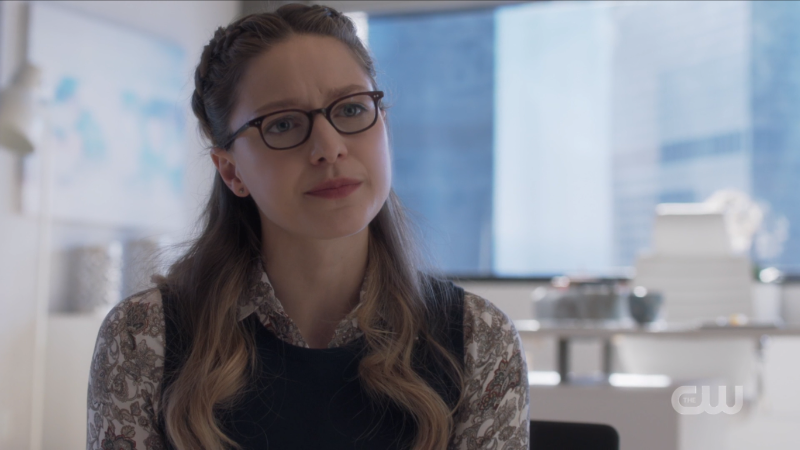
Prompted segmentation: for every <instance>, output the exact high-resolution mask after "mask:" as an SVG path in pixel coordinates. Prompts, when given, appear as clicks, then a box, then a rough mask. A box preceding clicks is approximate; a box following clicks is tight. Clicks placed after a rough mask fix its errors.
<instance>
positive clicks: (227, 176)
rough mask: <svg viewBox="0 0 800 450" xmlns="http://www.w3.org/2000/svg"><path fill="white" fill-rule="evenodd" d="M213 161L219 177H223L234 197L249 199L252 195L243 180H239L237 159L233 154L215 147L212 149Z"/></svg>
mask: <svg viewBox="0 0 800 450" xmlns="http://www.w3.org/2000/svg"><path fill="white" fill-rule="evenodd" d="M211 161H213V162H214V167H216V168H217V172H219V175H220V176H221V177H222V181H224V182H225V185H226V186H228V188H229V189H230V190H231V192H233V194H234V195H236V196H237V197H247V196H248V195H250V193H249V192H248V190H247V186H245V185H244V182H243V181H242V179H241V178H239V174H238V172H237V170H236V159H234V157H233V155H232V154H231V152H229V151H227V150H225V149H221V148H218V147H214V148H212V149H211Z"/></svg>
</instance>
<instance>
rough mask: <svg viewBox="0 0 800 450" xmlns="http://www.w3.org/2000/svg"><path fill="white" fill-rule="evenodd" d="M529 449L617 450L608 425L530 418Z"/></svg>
mask: <svg viewBox="0 0 800 450" xmlns="http://www.w3.org/2000/svg"><path fill="white" fill-rule="evenodd" d="M531 450H619V434H617V430H615V429H614V428H613V427H611V426H609V425H601V424H594V423H573V422H547V421H540V420H531Z"/></svg>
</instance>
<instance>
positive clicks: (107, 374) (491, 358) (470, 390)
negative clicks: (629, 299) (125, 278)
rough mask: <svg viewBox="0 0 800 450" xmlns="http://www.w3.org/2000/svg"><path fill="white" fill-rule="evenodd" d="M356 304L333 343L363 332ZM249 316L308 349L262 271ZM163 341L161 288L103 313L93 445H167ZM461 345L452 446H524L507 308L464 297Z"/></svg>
mask: <svg viewBox="0 0 800 450" xmlns="http://www.w3.org/2000/svg"><path fill="white" fill-rule="evenodd" d="M362 294H363V293H362ZM359 306H360V304H359V305H357V306H356V307H355V308H354V309H353V311H352V312H350V313H349V314H348V315H347V316H346V317H345V318H344V319H342V321H341V322H340V323H339V324H338V326H337V328H336V331H335V333H334V337H333V339H332V340H331V342H330V343H329V344H328V347H329V348H335V347H339V346H342V345H345V344H347V343H349V342H350V341H352V340H354V339H358V338H359V337H360V336H361V335H362V332H361V331H360V330H359V328H358V323H357V321H356V318H355V312H356V310H357V309H358V307H359ZM251 314H256V315H257V317H258V318H259V320H260V321H261V323H262V324H263V325H264V326H265V327H267V328H268V329H269V330H270V331H271V332H272V333H274V334H275V335H276V336H277V337H278V338H280V339H282V340H283V341H285V342H287V343H289V344H292V345H296V346H300V347H308V344H307V343H306V342H305V340H304V339H303V336H302V335H301V334H300V330H299V329H298V328H297V326H296V325H295V324H294V323H293V322H292V320H291V319H290V318H289V316H288V315H287V314H286V312H285V311H284V309H283V307H282V306H281V303H280V301H279V300H278V299H277V298H276V297H275V294H274V291H273V289H272V285H271V284H270V282H269V279H268V278H267V275H266V273H265V272H263V271H262V272H261V278H260V279H259V281H258V283H256V285H255V286H253V289H252V290H251V294H250V295H248V296H245V297H243V298H242V299H241V300H240V302H239V316H238V318H239V320H244V319H245V318H246V317H248V316H250V315H251ZM164 345H165V342H164V310H163V308H162V305H161V295H160V293H159V291H158V290H157V289H151V290H149V291H145V292H144V293H140V294H137V295H134V296H132V297H130V298H128V299H126V300H123V301H122V302H121V303H120V304H118V305H117V306H116V307H114V309H112V310H111V312H110V313H109V314H108V316H107V317H106V318H105V320H104V321H103V324H102V326H101V327H100V331H99V334H98V336H97V343H96V345H95V350H94V356H93V358H92V367H91V372H90V377H89V395H88V425H87V436H86V438H87V444H86V448H87V449H88V450H94V449H102V450H112V449H113V450H134V449H137V450H157V449H163V448H164V437H163V436H161V434H160V433H159V432H158V431H157V429H156V427H155V424H156V415H157V413H158V407H159V400H160V396H161V391H160V386H161V380H162V378H163V374H164ZM464 347H465V349H464V350H465V352H464V367H465V373H466V375H467V381H466V386H465V393H464V394H465V398H466V403H465V406H464V407H463V408H462V409H461V410H460V411H459V412H458V413H457V416H456V418H455V419H456V423H455V425H456V426H455V430H454V433H453V436H452V437H451V439H450V444H449V446H448V449H449V450H476V449H493V450H495V449H496V450H503V449H505V450H527V449H528V448H529V444H528V439H529V436H528V433H529V431H528V424H529V422H528V377H527V375H528V372H527V365H526V361H525V352H524V351H523V350H522V344H521V340H520V338H519V334H518V333H517V331H516V329H515V328H514V325H513V323H512V322H511V321H510V320H509V318H508V317H507V316H506V315H505V314H504V313H503V312H502V311H500V310H499V309H498V308H497V307H496V306H494V305H493V304H492V303H490V302H488V301H487V300H485V299H483V298H481V297H479V296H477V295H474V294H471V293H466V294H465V297H464Z"/></svg>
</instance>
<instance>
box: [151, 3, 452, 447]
mask: <svg viewBox="0 0 800 450" xmlns="http://www.w3.org/2000/svg"><path fill="white" fill-rule="evenodd" d="M294 34H313V35H321V36H329V37H333V38H336V39H338V40H339V41H340V42H343V43H344V44H346V45H347V46H348V48H349V49H350V50H351V51H352V52H353V53H354V54H355V55H356V57H357V58H356V59H357V60H358V61H359V63H360V64H361V66H362V68H363V69H364V70H365V71H366V73H367V74H368V75H369V76H370V78H371V80H372V82H373V86H374V85H375V84H376V83H375V70H374V66H373V62H372V59H371V57H370V55H369V53H368V52H367V50H366V49H365V48H364V46H363V45H362V43H361V41H360V40H359V39H358V38H357V37H356V32H355V28H354V26H353V24H352V22H351V21H350V20H349V19H348V18H347V17H345V16H344V15H342V14H340V13H338V12H337V11H335V10H333V9H331V8H327V7H322V6H318V5H315V6H306V5H299V4H293V5H286V6H283V7H281V8H279V9H278V10H277V11H276V12H274V13H263V14H253V15H250V16H247V17H244V18H241V19H239V20H237V21H235V22H233V23H231V24H230V25H228V26H227V27H225V28H219V29H218V30H217V32H216V33H215V35H214V37H213V38H212V39H211V42H209V44H208V45H207V46H206V47H205V48H204V50H203V54H202V57H201V60H200V63H199V65H198V67H197V70H196V72H195V92H194V94H193V97H192V108H193V110H194V113H195V115H196V116H197V118H198V120H199V122H200V126H201V129H202V131H203V133H204V134H205V136H206V137H207V138H208V139H209V140H210V141H211V142H212V144H213V145H214V146H219V144H220V143H222V142H225V140H226V139H227V138H228V136H229V134H230V131H229V130H228V123H229V118H230V113H231V110H232V109H233V105H234V101H235V98H236V97H237V96H236V94H237V92H236V87H237V84H238V80H239V79H240V78H241V75H242V73H243V72H244V70H245V68H246V65H247V63H248V61H250V60H251V59H252V58H253V57H254V56H256V55H259V54H261V53H263V52H264V51H267V50H268V49H269V48H270V47H271V46H272V45H274V44H275V43H278V42H280V41H282V40H285V39H287V38H289V37H290V36H292V35H294ZM203 217H204V221H203V225H202V232H201V233H200V235H199V237H198V238H197V239H196V240H195V241H194V242H193V243H192V245H191V247H190V248H189V250H188V251H187V252H186V254H185V255H184V256H183V257H182V258H181V259H179V260H178V261H177V262H176V263H175V264H174V265H173V266H172V267H171V268H170V270H169V273H168V274H167V275H166V277H164V278H162V279H160V280H159V287H160V288H161V289H162V290H167V291H169V295H170V298H171V299H173V301H174V302H175V303H174V305H175V308H174V310H176V311H179V317H175V318H172V319H170V320H175V325H176V326H177V328H178V329H179V330H180V336H181V337H182V338H184V339H186V342H187V343H188V344H189V351H188V356H187V357H186V360H185V361H184V362H183V365H182V366H181V367H180V369H179V371H178V372H177V373H175V374H174V378H173V379H172V380H173V381H172V383H171V384H169V386H167V387H166V388H165V390H164V393H163V396H162V399H163V402H162V404H161V407H160V413H161V414H162V416H163V418H164V425H165V431H166V434H167V438H168V439H169V440H170V442H171V443H172V444H173V445H174V446H175V447H176V448H178V449H181V450H183V449H197V448H203V449H221V448H226V447H237V444H236V442H234V441H233V440H232V439H231V438H230V437H228V436H226V435H225V433H224V432H223V431H222V429H221V427H220V424H219V422H218V420H217V418H216V417H215V414H214V413H215V411H217V410H219V409H221V408H225V407H229V406H231V405H233V402H234V401H235V400H236V399H237V398H238V396H239V394H241V393H242V392H243V391H244V389H245V388H246V384H247V381H248V377H249V375H250V369H252V368H254V367H255V366H256V363H257V361H256V357H255V352H254V342H253V338H252V336H250V335H249V334H248V332H247V331H246V330H245V328H244V325H243V324H242V323H241V322H239V321H237V301H238V299H239V298H240V297H242V296H243V295H247V293H248V287H249V286H251V285H252V282H253V281H254V280H252V278H251V277H252V274H253V267H254V265H256V264H258V262H259V260H260V257H261V254H260V249H261V223H260V218H259V214H258V209H257V207H256V205H255V202H254V201H253V200H252V198H250V197H247V198H240V197H237V196H236V195H234V194H233V193H231V192H230V190H229V189H228V188H227V187H226V186H225V185H224V183H223V182H222V179H221V178H220V176H219V174H217V175H216V177H215V180H214V185H213V188H212V192H211V196H210V198H209V201H208V204H207V206H206V208H205V212H204V216H203ZM369 232H370V234H369V247H368V268H367V274H366V275H367V276H366V283H365V287H364V288H365V293H364V297H363V300H362V301H363V303H362V306H361V307H360V308H359V310H358V312H357V320H358V324H359V328H360V329H361V330H362V331H363V332H364V340H365V345H366V352H365V356H364V357H363V358H362V359H361V361H360V365H359V376H360V379H361V382H362V385H363V386H364V388H365V390H366V392H367V393H368V395H370V397H371V398H373V399H374V400H375V401H387V400H388V401H390V402H393V403H394V404H395V405H397V406H398V407H400V408H401V409H402V410H404V411H405V412H406V413H408V414H409V415H410V416H411V417H412V418H413V420H414V422H415V424H416V430H417V434H416V436H415V438H414V441H413V448H415V449H425V450H427V449H445V448H446V447H447V444H448V441H449V439H450V435H451V433H452V430H453V426H454V424H453V416H454V414H455V411H456V410H457V409H458V405H459V404H460V402H461V399H459V400H458V403H457V404H456V406H455V407H454V408H453V409H451V408H450V406H448V404H447V402H446V401H445V400H444V399H443V398H442V397H441V396H440V395H439V394H438V393H437V391H436V390H434V388H433V387H431V386H430V385H429V384H428V383H427V382H426V381H425V380H424V379H423V378H422V377H420V375H419V374H418V373H416V372H415V371H414V369H413V368H412V350H414V348H415V345H414V344H415V338H417V337H419V338H420V340H419V342H420V345H421V346H424V347H425V348H424V350H425V351H428V352H431V353H432V354H434V355H437V358H435V360H436V361H438V363H439V364H440V365H441V369H442V371H443V372H444V373H445V374H446V376H447V377H449V378H450V381H451V382H452V383H454V384H455V385H456V386H459V387H461V386H463V369H462V363H461V361H458V360H457V358H456V357H455V356H454V355H453V354H451V353H450V352H449V351H448V350H447V349H446V347H445V345H444V344H443V343H442V342H438V341H437V340H436V339H435V338H434V337H433V336H432V335H431V333H430V332H429V330H428V329H427V327H426V314H428V312H429V311H431V310H433V309H435V306H436V305H431V304H429V303H428V302H429V301H435V300H431V299H433V298H434V296H433V295H431V294H432V289H433V288H432V286H431V284H430V281H429V278H428V277H427V276H425V275H424V274H423V273H422V272H421V271H420V268H421V264H420V259H419V256H418V253H417V251H416V250H415V249H416V246H415V245H414V242H413V241H414V240H413V239H412V237H411V236H412V234H411V233H410V231H409V228H408V225H407V221H406V217H405V214H404V212H403V208H402V206H401V204H400V202H399V199H398V198H397V196H396V195H395V193H394V192H390V194H389V198H388V200H387V201H386V203H385V204H384V205H383V207H382V208H381V210H380V212H379V213H378V215H377V216H376V217H375V219H373V220H372V222H371V223H370V225H369ZM417 347H418V348H419V345H418V346H417ZM248 368H249V369H248ZM462 391H463V389H462Z"/></svg>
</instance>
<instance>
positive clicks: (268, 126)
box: [261, 94, 377, 149]
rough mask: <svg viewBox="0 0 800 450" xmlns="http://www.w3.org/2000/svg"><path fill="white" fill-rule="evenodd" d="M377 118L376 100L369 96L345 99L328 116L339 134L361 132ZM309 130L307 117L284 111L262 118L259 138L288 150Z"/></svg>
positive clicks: (275, 146) (297, 112)
mask: <svg viewBox="0 0 800 450" xmlns="http://www.w3.org/2000/svg"><path fill="white" fill-rule="evenodd" d="M376 116H377V109H376V108H375V100H374V99H373V98H372V96H370V95H368V94H362V95H355V96H352V97H347V98H344V99H342V100H340V101H338V102H336V104H334V105H333V108H332V109H331V112H330V120H331V123H332V124H333V127H334V128H336V129H337V130H338V131H339V132H342V133H358V132H360V131H364V130H366V129H367V128H369V127H370V126H372V124H373V123H375V119H376ZM310 127H311V121H310V120H309V117H308V115H307V114H305V113H303V112H301V111H286V112H283V113H279V114H275V115H271V116H267V117H265V118H264V121H263V122H262V123H261V136H262V137H263V138H264V142H265V143H266V144H267V145H268V146H270V147H272V148H276V149H283V148H290V147H294V146H296V145H299V144H301V143H302V142H303V141H304V140H305V139H306V138H307V137H308V135H309V128H310Z"/></svg>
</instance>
